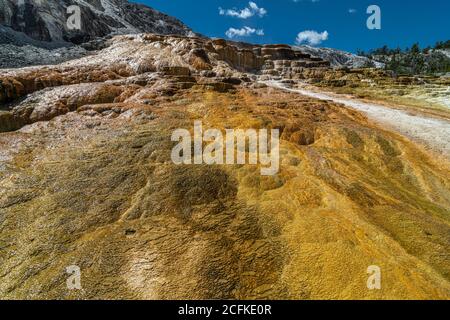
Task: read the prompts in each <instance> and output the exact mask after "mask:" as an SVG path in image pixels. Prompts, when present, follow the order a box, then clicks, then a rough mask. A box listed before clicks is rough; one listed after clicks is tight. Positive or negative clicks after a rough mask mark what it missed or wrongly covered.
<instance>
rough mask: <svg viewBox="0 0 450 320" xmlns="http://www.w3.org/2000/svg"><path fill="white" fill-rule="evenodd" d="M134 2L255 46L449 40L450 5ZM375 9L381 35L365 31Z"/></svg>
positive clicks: (340, 0) (315, 0)
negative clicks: (298, 42) (370, 10)
mask: <svg viewBox="0 0 450 320" xmlns="http://www.w3.org/2000/svg"><path fill="white" fill-rule="evenodd" d="M134 2H141V3H145V4H147V5H149V6H150V7H153V8H155V9H157V10H160V11H162V12H164V13H167V14H169V15H171V16H174V17H177V18H178V19H180V20H182V21H183V22H184V23H185V24H187V25H188V26H189V27H191V28H192V29H193V30H194V31H196V32H199V33H201V34H204V35H206V36H210V37H220V38H227V35H226V32H227V30H229V29H230V28H234V31H233V30H232V31H231V32H229V33H228V35H229V36H234V38H233V39H234V40H241V41H247V42H253V43H287V44H295V42H296V38H297V35H298V34H299V33H300V32H303V31H308V30H309V31H315V32H317V34H314V33H313V34H311V33H306V34H305V33H304V34H303V36H304V37H303V39H312V38H314V39H315V40H317V41H320V43H318V44H317V45H318V46H325V47H332V48H338V49H343V50H348V51H352V52H355V51H356V49H363V50H368V49H371V48H377V47H380V46H382V45H384V44H387V45H388V46H390V47H397V46H400V47H402V48H405V47H408V46H410V45H411V44H413V43H414V42H419V43H420V45H421V46H427V45H431V44H434V43H435V42H436V41H438V40H439V41H441V40H449V39H450V16H449V13H450V0H427V1H423V0H409V1H407V0H370V1H366V0H252V2H254V3H255V4H256V7H255V6H254V5H249V1H248V0H194V1H190V0H134ZM372 4H375V5H378V6H379V7H380V9H381V23H382V26H381V30H369V29H368V28H367V26H366V21H367V18H368V17H369V14H367V13H366V10H367V7H368V6H369V5H372ZM219 8H222V9H223V11H222V15H221V14H220V10H219ZM245 8H247V9H245ZM228 9H232V11H228ZM233 9H234V10H233ZM244 9H245V11H241V10H244ZM244 17H245V19H244ZM325 31H326V33H325ZM238 34H245V36H239V35H238ZM311 37H312V38H311ZM325 39H326V40H325ZM306 41H307V40H306Z"/></svg>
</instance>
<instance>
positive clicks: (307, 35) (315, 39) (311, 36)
mask: <svg viewBox="0 0 450 320" xmlns="http://www.w3.org/2000/svg"><path fill="white" fill-rule="evenodd" d="M325 40H328V31H324V32H322V33H318V32H317V31H313V30H306V31H302V32H300V33H299V34H298V35H297V38H296V39H295V43H296V44H298V45H300V44H302V43H307V44H310V45H312V46H316V45H318V44H320V43H321V42H322V41H325Z"/></svg>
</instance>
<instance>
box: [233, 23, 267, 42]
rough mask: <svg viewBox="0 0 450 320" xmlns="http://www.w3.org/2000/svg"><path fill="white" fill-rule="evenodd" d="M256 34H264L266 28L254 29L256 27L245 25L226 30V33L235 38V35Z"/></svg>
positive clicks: (246, 35)
mask: <svg viewBox="0 0 450 320" xmlns="http://www.w3.org/2000/svg"><path fill="white" fill-rule="evenodd" d="M254 34H256V35H257V36H263V35H264V30H263V29H254V28H250V27H247V26H245V27H243V28H241V29H235V28H230V29H228V30H227V32H225V35H226V36H227V37H228V38H230V39H232V38H235V37H249V36H252V35H254Z"/></svg>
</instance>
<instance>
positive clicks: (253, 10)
mask: <svg viewBox="0 0 450 320" xmlns="http://www.w3.org/2000/svg"><path fill="white" fill-rule="evenodd" d="M219 14H220V15H222V16H230V17H236V18H240V19H248V18H251V17H253V16H255V15H257V16H259V17H261V18H262V17H264V16H265V15H266V14H267V10H266V9H264V8H260V7H258V5H257V4H256V3H255V2H252V1H250V2H249V3H248V7H246V8H244V9H242V10H238V9H236V8H234V9H222V8H221V7H219Z"/></svg>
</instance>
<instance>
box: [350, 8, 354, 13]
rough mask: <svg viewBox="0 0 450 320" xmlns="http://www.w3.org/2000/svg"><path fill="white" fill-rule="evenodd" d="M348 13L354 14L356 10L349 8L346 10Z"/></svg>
mask: <svg viewBox="0 0 450 320" xmlns="http://www.w3.org/2000/svg"><path fill="white" fill-rule="evenodd" d="M348 13H356V9H353V8H350V9H348Z"/></svg>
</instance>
